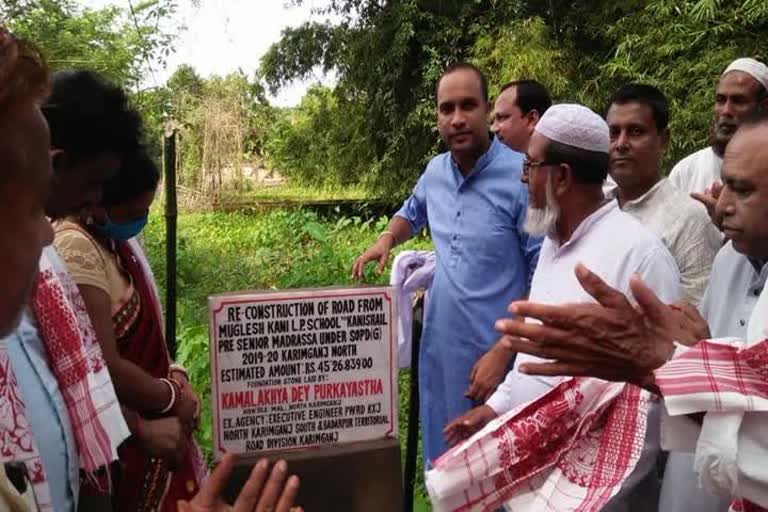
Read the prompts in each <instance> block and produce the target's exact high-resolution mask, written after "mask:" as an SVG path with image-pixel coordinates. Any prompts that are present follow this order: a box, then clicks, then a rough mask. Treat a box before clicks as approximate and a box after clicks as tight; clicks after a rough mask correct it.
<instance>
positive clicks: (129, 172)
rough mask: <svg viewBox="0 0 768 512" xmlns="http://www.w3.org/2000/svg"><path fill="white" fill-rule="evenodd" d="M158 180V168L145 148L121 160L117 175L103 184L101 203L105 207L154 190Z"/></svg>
mask: <svg viewBox="0 0 768 512" xmlns="http://www.w3.org/2000/svg"><path fill="white" fill-rule="evenodd" d="M159 182H160V170H159V169H158V167H157V165H156V164H155V162H154V161H153V160H152V158H151V157H150V156H149V155H148V154H147V151H146V150H145V149H143V148H142V149H141V150H139V151H137V152H135V153H134V154H133V155H130V156H128V157H127V158H126V159H124V160H123V165H122V166H121V167H120V171H119V172H118V173H117V175H116V176H115V177H114V178H112V179H111V180H110V181H108V182H107V183H106V184H105V185H104V191H103V195H102V198H101V204H102V206H105V207H110V206H115V205H118V204H123V203H126V202H128V201H131V200H132V199H135V198H136V197H138V196H140V195H141V194H144V193H146V192H149V191H150V190H152V191H154V190H155V189H156V188H157V184H158V183H159Z"/></svg>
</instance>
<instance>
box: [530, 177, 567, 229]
mask: <svg viewBox="0 0 768 512" xmlns="http://www.w3.org/2000/svg"><path fill="white" fill-rule="evenodd" d="M559 217H560V205H559V204H557V199H556V198H555V193H554V191H553V190H552V182H551V181H550V180H547V204H546V206H545V207H544V208H534V207H532V206H531V203H528V209H527V211H526V213H525V224H524V225H523V229H525V232H526V233H528V234H529V235H532V236H550V237H553V236H554V235H555V234H556V228H557V219H558V218H559Z"/></svg>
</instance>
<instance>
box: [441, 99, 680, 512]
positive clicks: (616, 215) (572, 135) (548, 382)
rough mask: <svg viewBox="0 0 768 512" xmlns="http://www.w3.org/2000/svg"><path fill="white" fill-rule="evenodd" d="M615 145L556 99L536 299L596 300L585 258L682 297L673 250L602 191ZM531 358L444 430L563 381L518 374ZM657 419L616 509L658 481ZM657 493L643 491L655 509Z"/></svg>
mask: <svg viewBox="0 0 768 512" xmlns="http://www.w3.org/2000/svg"><path fill="white" fill-rule="evenodd" d="M608 149H609V135H608V126H607V124H606V123H605V121H604V120H603V119H601V118H600V116H598V115H597V114H595V113H594V112H592V111H591V110H589V109H587V108H586V107H583V106H580V105H555V106H553V107H551V108H550V109H549V110H548V111H547V113H546V114H545V115H544V116H543V117H542V119H541V121H540V122H539V124H538V125H537V126H536V129H535V131H534V134H533V136H532V137H531V142H530V145H529V148H528V154H527V160H526V162H525V166H524V175H523V180H524V181H525V182H527V183H528V186H529V210H528V215H527V218H526V229H527V230H528V232H529V233H531V234H534V233H535V234H537V235H546V238H545V240H544V243H543V244H542V248H541V252H540V255H539V263H538V265H537V267H536V272H535V273H534V276H533V282H532V285H531V293H530V300H532V301H537V302H543V303H547V304H561V303H569V302H580V301H591V300H592V299H591V298H590V297H589V295H587V294H586V293H585V292H584V291H583V290H582V289H581V287H580V286H579V283H578V281H577V280H576V278H575V276H574V274H573V268H574V267H575V266H576V264H577V263H579V262H585V263H586V262H589V263H587V264H589V265H592V266H593V268H594V269H595V271H596V273H597V274H598V275H600V276H602V277H603V278H604V279H606V280H607V281H608V282H609V283H611V284H612V285H614V286H616V287H618V288H619V289H621V290H626V291H628V290H629V279H630V276H631V275H632V274H635V273H636V274H639V275H640V276H642V277H643V278H644V279H646V280H648V282H649V283H650V286H651V287H652V288H653V290H654V291H656V293H658V294H659V295H660V296H662V297H664V300H667V301H676V300H678V299H679V297H680V286H679V283H680V274H679V273H678V270H677V265H676V264H675V261H674V259H673V258H672V255H671V254H670V253H669V251H668V250H667V248H666V247H664V244H663V243H662V242H661V241H660V240H659V239H658V237H656V236H655V235H654V234H652V233H651V232H650V231H649V230H647V229H646V228H644V227H643V226H642V225H641V224H640V223H639V222H638V221H637V220H635V219H634V218H633V217H632V216H631V215H629V214H627V213H624V212H622V211H621V210H620V209H619V207H618V204H617V203H616V202H615V201H606V199H605V197H604V196H603V193H602V184H603V182H604V181H605V177H606V175H607V171H608ZM499 343H503V340H502V341H500V342H499ZM528 360H530V358H529V357H528V356H525V355H522V354H519V355H518V358H517V361H516V362H515V369H513V370H512V371H511V372H509V374H508V375H507V378H506V379H505V381H504V382H503V383H502V384H501V385H500V386H499V388H498V389H497V390H496V392H495V393H494V394H493V395H492V396H491V398H490V399H489V400H488V401H487V403H486V405H482V406H480V407H476V408H475V409H473V410H471V411H470V412H468V413H467V414H465V415H463V416H461V417H459V418H457V419H456V420H454V421H452V422H451V423H450V424H449V425H448V426H447V427H446V428H445V431H444V433H445V436H446V439H447V440H448V442H449V443H451V444H454V443H456V442H457V441H459V440H461V439H463V438H466V437H468V436H469V435H471V434H472V433H474V432H476V431H477V430H479V429H480V428H482V427H483V426H484V425H485V424H487V423H488V422H489V421H490V420H491V419H493V418H495V417H496V416H497V415H499V414H503V413H506V412H508V411H510V410H511V409H513V408H514V407H516V406H518V405H520V404H522V403H524V402H527V401H529V400H532V399H535V398H537V397H538V396H540V395H542V394H543V393H546V392H547V391H549V390H550V389H551V388H552V387H553V386H554V385H555V384H556V383H557V382H558V381H559V379H549V378H544V377H535V378H534V377H529V376H526V375H523V374H521V373H519V372H517V370H516V368H517V366H518V365H519V364H521V363H522V362H525V361H528ZM651 418H652V419H651V420H649V427H651V428H650V429H649V433H648V436H647V439H648V442H647V443H646V445H645V446H644V447H643V452H644V456H643V457H642V458H641V461H640V462H638V465H637V468H636V470H635V472H634V473H633V474H632V475H631V476H630V478H629V480H627V482H625V484H626V485H625V488H624V489H622V492H621V493H620V494H619V495H617V496H616V498H614V500H613V501H612V502H611V504H609V507H610V510H624V506H625V505H626V503H627V502H628V500H629V499H630V497H629V494H628V493H631V492H634V491H636V490H639V488H640V485H641V484H648V485H650V486H653V485H654V484H655V485H656V487H658V482H656V481H655V480H656V478H655V475H654V474H653V473H654V469H655V462H656V457H657V455H658V450H659V448H658V428H657V427H658V426H657V425H655V426H656V428H655V429H654V428H653V427H654V425H653V423H654V419H653V418H655V416H652V417H651ZM656 421H658V420H656ZM654 430H655V431H654ZM625 491H626V492H625ZM657 491H658V489H657V488H656V489H653V488H646V490H645V491H643V494H645V495H646V496H647V497H648V498H650V500H649V501H648V502H649V503H653V505H654V507H655V504H656V498H655V497H656V492H657ZM631 499H632V500H634V501H637V500H638V499H639V498H638V497H633V498H631ZM641 501H642V500H641Z"/></svg>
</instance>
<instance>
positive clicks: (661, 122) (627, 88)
mask: <svg viewBox="0 0 768 512" xmlns="http://www.w3.org/2000/svg"><path fill="white" fill-rule="evenodd" d="M627 103H640V104H641V105H645V106H647V107H648V108H649V109H651V115H652V116H653V121H654V123H655V124H656V129H657V130H658V131H659V133H661V132H663V131H664V130H666V129H667V126H669V101H667V97H666V96H664V93H663V92H661V90H660V89H658V88H657V87H654V86H652V85H647V84H627V85H624V86H622V87H621V88H620V89H619V90H618V91H616V92H615V93H614V94H613V96H611V100H610V101H609V102H608V108H609V109H610V108H611V105H614V104H615V105H626V104H627ZM606 112H607V111H606Z"/></svg>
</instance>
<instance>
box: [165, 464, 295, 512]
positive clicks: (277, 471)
mask: <svg viewBox="0 0 768 512" xmlns="http://www.w3.org/2000/svg"><path fill="white" fill-rule="evenodd" d="M234 465H235V456H234V455H232V454H226V455H224V458H223V459H222V461H221V463H220V464H219V465H218V466H216V469H215V470H214V471H213V473H212V474H211V476H210V477H208V480H206V481H205V483H204V484H203V487H202V488H201V489H200V492H198V493H197V495H196V496H195V497H194V498H193V499H192V501H189V502H186V501H180V502H179V503H178V510H179V512H301V510H302V509H301V508H300V507H294V506H293V502H294V500H295V499H296V494H297V493H298V491H299V478H298V477H297V476H291V477H288V467H287V465H286V463H285V461H279V462H277V463H276V464H275V465H274V467H273V468H272V471H271V472H270V471H269V462H268V461H267V460H266V459H261V460H260V461H259V462H258V463H257V464H256V466H254V468H253V471H252V472H251V476H250V477H249V478H248V481H247V482H246V483H245V486H244V487H243V489H242V490H241V491H240V495H239V496H238V497H237V500H236V501H235V504H234V505H228V504H227V503H225V502H224V500H222V499H221V492H222V490H223V489H224V486H225V485H226V483H227V480H228V479H229V475H230V474H231V473H232V468H233V467H234Z"/></svg>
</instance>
